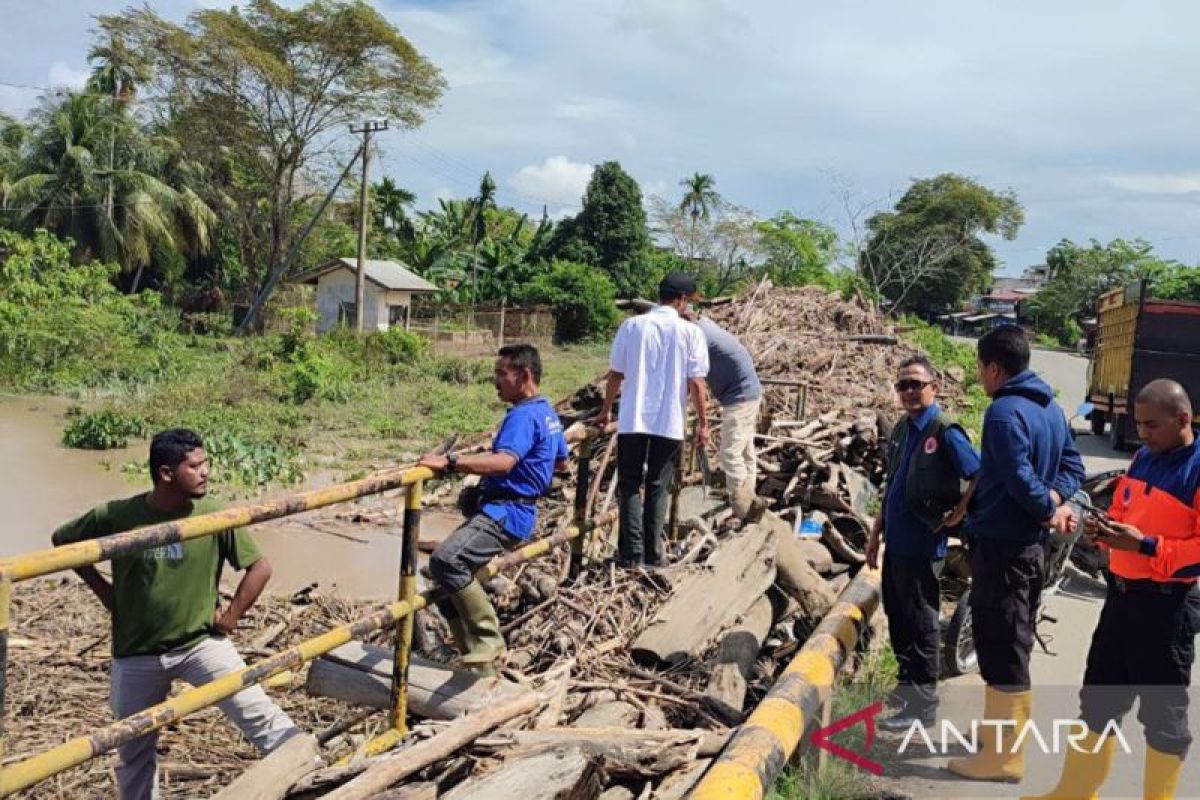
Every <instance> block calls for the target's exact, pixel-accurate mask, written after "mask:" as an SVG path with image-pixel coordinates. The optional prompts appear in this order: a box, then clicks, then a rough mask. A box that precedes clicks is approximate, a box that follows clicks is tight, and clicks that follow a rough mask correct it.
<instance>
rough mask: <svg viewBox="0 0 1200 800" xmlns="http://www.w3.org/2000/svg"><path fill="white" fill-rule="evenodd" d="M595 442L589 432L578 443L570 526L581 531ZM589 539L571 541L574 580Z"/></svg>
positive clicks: (581, 564)
mask: <svg viewBox="0 0 1200 800" xmlns="http://www.w3.org/2000/svg"><path fill="white" fill-rule="evenodd" d="M594 441H595V438H594V436H593V435H592V434H591V432H590V431H589V433H588V435H587V436H586V437H584V440H583V441H582V442H580V443H579V454H578V461H577V464H578V468H579V469H578V475H577V476H576V483H575V508H574V519H573V520H572V524H574V525H575V526H576V527H578V528H579V529H580V530H581V531H582V530H583V523H584V517H586V516H587V499H588V491H589V489H590V487H591V482H592V443H593V442H594ZM588 538H590V537H586V536H583V535H580V536H577V537H575V538H574V539H572V540H571V564H570V572H569V573H568V575H569V576H570V577H571V578H575V577H577V576H578V575H579V571H580V570H581V569H583V554H584V549H585V548H584V544H585V542H586V540H587V539H588Z"/></svg>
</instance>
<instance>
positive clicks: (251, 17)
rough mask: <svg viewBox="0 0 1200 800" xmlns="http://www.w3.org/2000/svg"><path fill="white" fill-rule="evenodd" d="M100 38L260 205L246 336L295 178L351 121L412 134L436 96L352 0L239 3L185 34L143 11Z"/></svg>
mask: <svg viewBox="0 0 1200 800" xmlns="http://www.w3.org/2000/svg"><path fill="white" fill-rule="evenodd" d="M100 26H101V28H102V30H103V31H104V32H105V33H107V34H109V35H112V36H115V37H117V38H119V39H121V41H124V42H126V43H127V44H128V45H129V46H130V47H131V48H133V49H135V50H137V51H138V52H141V53H144V54H145V55H146V57H147V58H148V59H149V60H150V63H151V65H152V67H153V68H154V70H155V77H156V85H155V94H154V97H153V101H154V102H155V103H157V104H158V105H159V106H160V107H162V108H163V109H164V110H165V111H167V112H168V113H171V112H173V111H176V110H178V109H187V110H188V111H189V112H190V113H189V114H187V117H188V122H189V125H188V133H189V139H190V140H196V141H197V142H198V143H199V144H200V145H201V146H205V147H207V148H208V150H209V152H210V153H219V152H222V149H223V148H225V149H236V150H239V151H242V152H243V153H245V152H247V151H249V153H250V154H251V155H249V157H245V156H243V157H241V158H238V159H237V166H238V168H239V169H241V170H244V171H247V172H248V173H250V174H249V175H247V176H244V177H243V180H246V179H247V178H248V179H249V180H247V181H246V182H249V183H252V184H256V188H257V189H258V190H259V191H260V192H261V194H260V200H261V202H262V203H263V205H264V206H265V210H264V213H265V216H266V224H265V226H264V227H265V233H266V236H267V245H266V248H265V251H266V255H265V267H266V277H265V279H264V282H263V290H262V291H260V293H259V296H258V298H257V299H256V304H255V307H254V308H252V309H251V313H250V314H248V315H247V319H246V320H245V323H244V325H245V326H246V328H248V327H249V325H251V324H252V323H253V317H254V315H255V314H254V312H255V310H256V309H257V308H258V307H260V306H261V304H262V302H264V301H265V299H266V295H267V293H268V291H269V288H270V287H271V286H272V285H274V283H275V282H276V281H278V280H279V279H280V278H281V277H282V273H283V270H284V269H285V268H286V266H287V264H286V263H285V258H286V255H287V253H288V251H289V250H290V249H291V245H292V241H293V239H294V237H295V235H296V230H295V222H294V215H293V211H294V208H295V205H296V202H297V196H298V194H299V189H298V185H297V181H298V179H299V178H300V177H301V176H302V175H303V174H304V173H305V172H306V171H308V170H310V169H311V168H312V167H313V166H314V165H318V164H322V163H327V162H324V161H323V158H324V155H325V154H326V153H328V152H329V150H330V148H331V145H332V142H333V140H332V137H333V136H334V135H335V134H336V133H341V132H344V131H345V130H346V127H347V126H348V125H349V124H351V123H354V122H358V121H361V120H363V119H371V118H381V117H383V118H388V119H390V120H391V121H392V123H393V124H395V125H397V126H399V127H401V128H411V127H415V126H417V125H419V124H420V123H421V122H422V119H423V116H422V115H423V113H424V112H425V110H426V109H428V108H430V107H431V106H432V105H434V103H436V101H437V99H438V97H439V96H440V95H441V93H442V90H443V88H444V81H443V80H442V77H441V75H440V73H439V72H438V70H437V68H436V67H434V66H433V64H431V63H430V62H429V61H428V60H426V59H425V58H424V57H423V56H422V55H421V54H420V53H418V52H417V50H416V48H414V47H413V46H412V44H411V43H410V42H409V41H408V40H407V39H405V38H404V37H403V36H402V35H401V34H400V32H399V31H398V30H396V28H395V27H394V26H392V25H391V23H389V22H388V21H387V20H386V19H385V18H384V17H383V15H382V14H380V13H379V12H378V11H376V10H375V9H373V8H371V6H370V5H368V4H367V3H365V2H362V0H354V1H353V2H340V1H338V0H313V1H312V2H309V3H307V4H306V5H303V6H300V7H298V8H285V7H283V6H281V5H279V4H277V3H274V2H272V0H249V2H247V3H246V4H244V5H243V6H241V7H238V8H233V9H230V10H218V9H204V10H200V11H196V12H193V13H192V14H191V15H190V16H189V17H188V20H187V22H186V23H185V24H184V25H176V24H174V23H171V22H168V21H167V20H165V19H163V18H162V17H160V16H158V15H157V14H156V13H154V12H153V11H152V10H151V9H150V8H149V7H145V6H144V7H141V8H131V9H129V10H128V11H126V12H124V13H123V14H121V15H118V16H103V17H100Z"/></svg>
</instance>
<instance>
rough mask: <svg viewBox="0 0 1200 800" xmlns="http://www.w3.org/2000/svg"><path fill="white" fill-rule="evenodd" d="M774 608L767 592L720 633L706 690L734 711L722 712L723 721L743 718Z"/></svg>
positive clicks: (729, 722)
mask: <svg viewBox="0 0 1200 800" xmlns="http://www.w3.org/2000/svg"><path fill="white" fill-rule="evenodd" d="M771 611H772V609H771V600H770V598H768V597H767V595H765V594H764V595H763V596H762V597H760V598H758V599H757V600H755V601H754V605H752V606H750V610H749V611H747V612H746V614H745V616H743V617H742V619H741V621H739V622H738V624H737V625H735V626H734V627H732V628H730V629H729V630H728V631H726V632H725V635H724V636H722V637H721V646H720V647H719V648H718V649H717V658H716V663H715V664H714V665H713V668H712V672H711V673H709V679H708V686H707V687H705V689H704V693H705V694H706V695H708V696H709V697H712V698H713V699H714V700H717V701H718V703H719V705H718V708H720V707H724V708H728V709H730V710H731V711H732V712H734V713H733V714H731V715H722V716H724V717H725V718H724V719H723V720H722V721H723V722H726V723H728V724H730V725H733V724H735V723H737V722H738V720H739V719H740V718H741V711H742V707H743V706H744V705H745V702H746V687H747V686H748V685H749V681H750V675H751V673H752V672H753V671H754V662H755V661H757V660H758V652H759V651H760V650H762V645H763V642H764V641H765V640H766V638H767V634H768V633H769V632H770V630H771V621H772V619H771V618H772V613H771Z"/></svg>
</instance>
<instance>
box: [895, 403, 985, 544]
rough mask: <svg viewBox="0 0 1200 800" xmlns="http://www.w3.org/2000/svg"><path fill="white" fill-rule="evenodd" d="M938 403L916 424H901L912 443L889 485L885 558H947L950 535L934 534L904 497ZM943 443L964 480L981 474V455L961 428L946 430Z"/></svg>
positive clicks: (936, 411) (905, 451)
mask: <svg viewBox="0 0 1200 800" xmlns="http://www.w3.org/2000/svg"><path fill="white" fill-rule="evenodd" d="M938 411H939V408H938V404H937V403H934V404H933V405H931V406H930V407H929V408H927V409H925V410H924V411H922V412H921V416H919V417H917V421H916V422H915V423H914V422H913V420H912V418H911V417H909V416H907V415H906V416H905V417H904V421H903V422H899V423H897V424H898V425H907V426H908V441H907V442H906V443H905V445H906V446H905V448H904V452H903V453H902V454H901V455H900V463H899V464H898V465H897V466H896V474H895V475H894V476H893V477H892V480H890V481H889V482H888V487H887V496H886V498H885V500H884V507H883V509H884V510H883V522H884V535H885V536H886V538H887V548H886V549H885V550H884V553H885V556H902V557H904V558H928V559H934V558H943V557H945V555H946V534H945V533H943V532H939V533H937V534H934V532H933V531H931V530H929V526H928V525H926V524H925V523H924V522H922V521H921V520H920V519H919V518H918V517H917V515H916V514H914V513H913V512H912V510H911V509H910V508H909V507H908V503H906V502H905V498H904V486H905V483H906V482H907V481H906V480H905V476H907V475H908V462H909V461H910V460H911V458H912V454H913V451H915V450H916V448H917V446H918V445H922V446H923V443H924V441H925V435H924V434H925V429H926V428H928V427H929V424H930V423H931V422H933V420H934V419H935V418H936V417H937V415H938ZM941 438H942V443H943V445H945V446H946V447H948V448H949V452H950V461H951V463H953V465H954V470H955V471H956V472H957V473H958V475H959V477H960V478H962V479H963V480H970V479H971V478H972V477H973V476H974V475H975V473H976V472H978V471H979V454H978V453H976V452H975V448H973V447H972V446H971V443H970V442H969V441H968V440H967V437H966V436H964V435H963V434H962V432H961V431H959V430H958V429H957V428H947V429H946V430H944V431H942V437H941Z"/></svg>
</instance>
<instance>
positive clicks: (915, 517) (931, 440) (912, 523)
mask: <svg viewBox="0 0 1200 800" xmlns="http://www.w3.org/2000/svg"><path fill="white" fill-rule="evenodd" d="M895 389H896V394H897V396H899V398H900V404H901V405H902V406H903V407H904V410H905V411H906V412H907V416H906V417H905V418H904V419H901V420H900V421H899V422H897V423H896V427H895V428H894V429H893V431H892V435H891V438H890V440H889V442H888V451H887V460H888V463H887V475H886V481H887V489H886V494H885V496H884V508H883V513H882V514H880V515H879V516H878V517H876V519H875V525H874V527H873V528H872V529H871V535H870V537H869V539H868V540H867V563H868V565H869V566H870V567H871V568H872V569H874V568H875V567H876V566H878V563H879V542H880V534H884V535H885V536H886V538H887V547H886V548H885V549H884V554H883V608H884V611H885V612H886V613H887V617H888V632H889V635H890V636H891V640H892V651H893V652H894V653H895V654H896V663H897V665H898V667H899V675H898V678H899V685H898V686H897V687H896V690H895V692H894V693H893V698H894V699H895V701H896V702H897V704H898V705H899V710H897V712H896V713H895V714H893V715H892V716H890V717H888V718H886V719H884V720H882V721H881V722H880V727H881V728H883V729H884V730H907V729H908V728H909V727H911V726H912V724H913V722H915V721H917V720H920V721H921V722H923V723H925V724H932V723H933V721H934V717H935V716H936V713H937V702H938V701H937V679H938V667H939V664H940V662H939V659H938V645H939V643H940V640H939V632H940V631H939V625H938V616H939V610H940V598H939V591H938V577H939V575H940V574H941V571H942V564H943V559H944V558H945V556H946V538H947V533H948V531H949V529H951V528H953V527H954V526H955V525H957V524H958V522H959V521H960V520H961V519H962V515H963V512H964V510H965V508H966V503H965V502H964V500H963V498H964V497H966V496H969V494H970V490H969V488H967V489H965V490H964V488H963V483H964V482H966V481H972V480H974V478H975V475H976V473H977V472H979V456H978V455H977V454H976V452H975V449H974V448H973V447H971V442H970V441H969V440H968V439H967V435H966V433H965V432H964V431H963V429H962V428H961V427H959V426H958V425H957V424H955V423H953V422H951V421H950V420H948V419H947V418H946V417H945V416H943V415H942V412H941V408H940V407H939V406H938V403H937V393H938V376H937V371H936V370H935V369H934V367H933V364H931V363H930V362H929V359H927V358H926V357H925V356H920V355H918V356H912V357H911V358H908V359H906V360H905V361H904V362H903V363H901V364H900V370H899V373H898V374H897V376H896V383H895Z"/></svg>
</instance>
